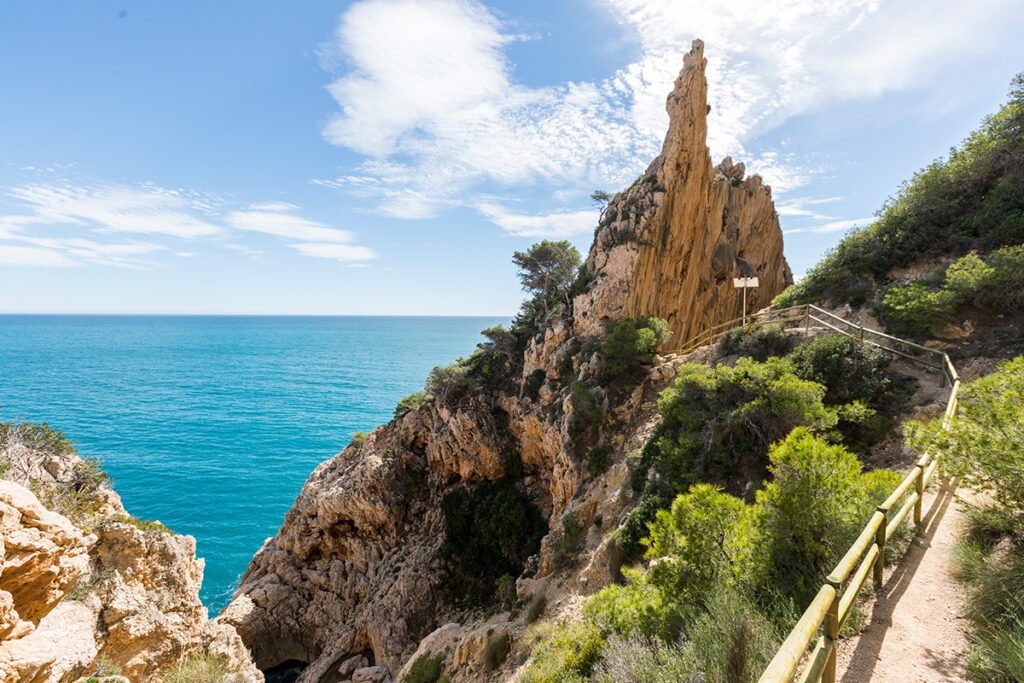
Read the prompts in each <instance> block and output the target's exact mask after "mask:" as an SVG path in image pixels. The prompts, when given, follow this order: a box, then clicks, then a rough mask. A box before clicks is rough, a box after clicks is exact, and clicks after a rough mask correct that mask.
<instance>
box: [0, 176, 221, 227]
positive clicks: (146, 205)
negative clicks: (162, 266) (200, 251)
mask: <svg viewBox="0 0 1024 683" xmlns="http://www.w3.org/2000/svg"><path fill="white" fill-rule="evenodd" d="M8 194H9V195H10V196H11V197H13V198H14V199H15V200H18V201H20V202H22V203H23V204H24V205H25V206H26V207H28V208H29V209H30V210H31V211H32V212H33V213H32V216H31V217H30V218H31V220H30V222H32V223H45V224H48V225H84V226H88V227H89V229H90V230H93V231H95V232H111V233H113V232H126V233H136V234H156V235H168V236H171V237H180V238H194V237H206V236H210V235H216V234H219V233H220V232H221V228H220V227H219V226H217V225H215V224H214V223H212V222H209V221H208V220H205V219H204V218H200V217H197V216H196V215H195V214H196V213H198V212H200V211H202V210H204V209H205V207H206V204H205V202H204V201H203V200H202V199H201V198H199V197H196V196H189V194H188V193H185V192H182V191H181V190H166V189H164V188H161V187H157V186H155V185H139V186H134V187H129V186H122V185H94V186H75V185H71V184H50V185H25V186H22V187H15V188H11V189H10V190H9V191H8ZM7 218H10V217H7Z"/></svg>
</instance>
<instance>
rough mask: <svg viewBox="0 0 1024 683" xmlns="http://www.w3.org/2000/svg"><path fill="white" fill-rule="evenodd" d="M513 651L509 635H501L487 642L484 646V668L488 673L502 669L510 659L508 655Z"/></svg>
mask: <svg viewBox="0 0 1024 683" xmlns="http://www.w3.org/2000/svg"><path fill="white" fill-rule="evenodd" d="M511 649H512V638H511V637H510V636H509V635H508V633H507V632H506V633H501V634H500V635H497V636H494V637H493V638H490V639H489V640H488V641H487V645H485V646H484V667H485V668H486V669H487V672H488V673H490V672H493V671H496V670H497V669H500V668H501V665H502V664H504V663H505V660H506V659H508V653H509V651H511Z"/></svg>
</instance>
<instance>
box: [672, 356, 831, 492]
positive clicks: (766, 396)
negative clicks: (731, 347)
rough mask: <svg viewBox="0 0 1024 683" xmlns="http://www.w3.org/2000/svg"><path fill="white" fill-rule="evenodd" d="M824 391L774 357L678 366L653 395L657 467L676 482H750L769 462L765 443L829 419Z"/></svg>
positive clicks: (821, 426) (822, 424)
mask: <svg viewBox="0 0 1024 683" xmlns="http://www.w3.org/2000/svg"><path fill="white" fill-rule="evenodd" d="M824 395H825V387H823V386H821V385H820V384H817V383H815V382H809V381H807V380H803V379H800V378H799V377H797V376H796V375H794V374H793V372H792V367H791V366H790V364H789V363H787V362H785V361H783V360H780V359H777V358H770V359H768V361H767V362H765V363H758V362H755V361H752V360H749V359H746V358H740V359H739V360H738V361H737V362H736V365H735V366H734V367H728V366H724V365H719V366H716V367H713V368H711V367H707V366H705V365H693V364H690V365H683V366H681V367H680V368H679V371H678V377H677V379H676V382H675V385H674V386H672V387H670V388H668V389H666V390H665V391H663V392H662V393H661V396H660V397H659V399H658V410H659V412H660V413H661V416H662V418H663V420H664V422H663V424H662V427H661V429H660V430H659V433H658V434H657V435H656V438H657V447H658V456H657V457H658V460H659V462H658V463H656V464H657V466H658V469H659V473H660V474H661V475H662V476H663V477H665V478H667V479H670V480H672V481H683V482H687V481H722V480H731V481H735V480H737V479H738V478H744V479H747V480H750V479H753V480H755V481H756V480H758V479H760V477H761V476H762V474H763V472H764V469H765V467H766V466H767V465H768V460H767V455H768V447H769V446H770V445H771V444H772V443H774V442H775V441H777V440H779V439H781V438H782V437H784V436H785V435H786V434H788V433H789V432H790V431H791V430H792V429H793V428H794V427H796V426H800V425H804V426H809V427H812V428H815V429H830V428H831V427H833V426H835V424H836V422H837V420H838V417H837V416H836V413H835V411H833V410H830V409H828V408H827V407H826V406H825V405H824V403H823V402H822V399H823V398H824Z"/></svg>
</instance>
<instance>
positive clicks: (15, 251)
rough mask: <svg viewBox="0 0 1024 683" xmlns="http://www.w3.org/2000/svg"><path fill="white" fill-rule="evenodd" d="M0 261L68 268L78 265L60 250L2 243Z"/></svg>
mask: <svg viewBox="0 0 1024 683" xmlns="http://www.w3.org/2000/svg"><path fill="white" fill-rule="evenodd" d="M0 263H3V264H6V265H12V266H49V267H57V268H66V267H69V266H75V265H78V264H77V263H75V261H74V260H73V259H70V258H68V257H67V256H65V255H64V254H62V253H60V252H59V251H54V250H53V249H45V248H42V247H19V246H16V245H13V244H0Z"/></svg>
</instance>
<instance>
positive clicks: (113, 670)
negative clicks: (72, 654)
mask: <svg viewBox="0 0 1024 683" xmlns="http://www.w3.org/2000/svg"><path fill="white" fill-rule="evenodd" d="M93 664H94V665H95V667H96V675H97V676H99V677H100V678H106V677H107V676H120V675H121V672H122V671H124V669H122V668H121V667H120V666H118V665H117V664H114V662H113V661H111V659H110V657H108V656H107V655H100V656H99V657H97V658H96V661H95V662H93Z"/></svg>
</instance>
